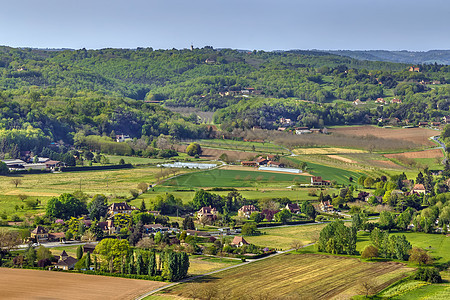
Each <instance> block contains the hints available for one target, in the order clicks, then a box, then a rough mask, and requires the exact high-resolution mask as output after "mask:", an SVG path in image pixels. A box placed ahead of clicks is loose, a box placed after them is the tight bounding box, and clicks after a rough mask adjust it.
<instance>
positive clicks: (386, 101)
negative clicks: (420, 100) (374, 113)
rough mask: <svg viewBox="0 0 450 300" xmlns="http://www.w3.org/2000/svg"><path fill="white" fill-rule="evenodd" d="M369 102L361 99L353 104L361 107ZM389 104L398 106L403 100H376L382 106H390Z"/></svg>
mask: <svg viewBox="0 0 450 300" xmlns="http://www.w3.org/2000/svg"><path fill="white" fill-rule="evenodd" d="M367 102H368V101H361V100H360V99H356V100H355V101H353V102H352V103H353V105H361V104H366V103H367ZM389 102H390V103H392V104H398V103H402V100H401V99H398V98H393V99H391V100H390V101H388V100H385V99H384V98H377V99H376V100H375V103H376V104H381V105H384V104H388V103H389Z"/></svg>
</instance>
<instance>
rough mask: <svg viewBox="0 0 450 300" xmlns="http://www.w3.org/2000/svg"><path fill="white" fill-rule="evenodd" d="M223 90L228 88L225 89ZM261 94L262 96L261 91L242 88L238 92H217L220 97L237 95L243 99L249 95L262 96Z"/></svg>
mask: <svg viewBox="0 0 450 300" xmlns="http://www.w3.org/2000/svg"><path fill="white" fill-rule="evenodd" d="M225 88H228V87H225ZM262 94H263V91H261V90H257V89H254V88H244V89H242V90H239V91H230V90H227V91H224V92H219V95H220V96H221V97H225V96H239V95H241V96H244V97H245V96H250V95H255V96H257V95H262Z"/></svg>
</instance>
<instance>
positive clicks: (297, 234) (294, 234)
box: [245, 224, 326, 250]
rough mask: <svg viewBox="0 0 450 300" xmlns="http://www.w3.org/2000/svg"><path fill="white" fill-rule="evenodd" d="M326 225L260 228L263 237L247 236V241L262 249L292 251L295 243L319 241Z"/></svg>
mask: <svg viewBox="0 0 450 300" xmlns="http://www.w3.org/2000/svg"><path fill="white" fill-rule="evenodd" d="M325 225H326V224H312V225H300V226H286V227H277V228H267V229H266V228H260V229H259V230H260V231H261V233H263V234H262V235H258V236H246V237H245V240H246V241H247V242H249V243H251V244H254V245H256V246H261V247H270V248H276V249H281V250H288V249H292V244H293V243H294V242H298V241H300V242H301V243H302V244H303V245H307V244H310V243H314V242H316V241H317V240H318V239H319V233H320V231H321V230H322V228H323V227H325Z"/></svg>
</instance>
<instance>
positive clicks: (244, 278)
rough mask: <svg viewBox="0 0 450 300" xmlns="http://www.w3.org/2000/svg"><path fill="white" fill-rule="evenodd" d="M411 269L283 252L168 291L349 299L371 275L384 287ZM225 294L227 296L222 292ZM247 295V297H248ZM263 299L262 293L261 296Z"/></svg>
mask: <svg viewBox="0 0 450 300" xmlns="http://www.w3.org/2000/svg"><path fill="white" fill-rule="evenodd" d="M410 270H411V269H410V268H407V267H405V266H404V265H403V264H399V263H387V262H381V263H365V262H361V261H359V260H358V259H353V258H343V257H335V256H327V255H316V254H282V255H278V256H275V257H271V258H268V259H264V260H260V261H257V262H254V263H250V264H248V265H244V266H241V267H237V268H233V269H230V270H226V271H223V272H219V273H216V274H214V275H211V276H206V277H203V278H201V279H198V280H196V281H195V282H193V283H186V284H182V285H178V286H175V287H172V288H169V289H168V290H167V292H166V293H169V294H172V295H177V296H183V297H187V298H198V297H204V293H210V295H211V293H213V295H212V298H208V299H251V298H250V297H262V296H264V297H266V298H264V299H273V298H275V297H276V299H283V298H282V297H290V298H289V299H296V298H297V299H300V298H301V299H330V298H339V299H349V298H350V297H351V296H353V295H356V294H359V293H361V292H360V289H359V286H358V283H359V282H362V281H371V282H374V283H375V286H376V290H377V291H380V290H382V289H383V288H385V287H387V286H388V285H389V284H392V283H393V282H395V281H397V280H399V279H400V278H402V277H403V276H404V275H405V273H407V272H409V271H410ZM220 297H225V298H220ZM245 297H247V298H245ZM258 299H260V298H258Z"/></svg>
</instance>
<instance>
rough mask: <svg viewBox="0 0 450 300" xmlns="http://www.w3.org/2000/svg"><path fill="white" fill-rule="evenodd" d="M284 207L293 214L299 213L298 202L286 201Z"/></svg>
mask: <svg viewBox="0 0 450 300" xmlns="http://www.w3.org/2000/svg"><path fill="white" fill-rule="evenodd" d="M286 209H289V211H290V212H291V213H293V214H299V213H300V207H299V206H298V203H288V204H286Z"/></svg>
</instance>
